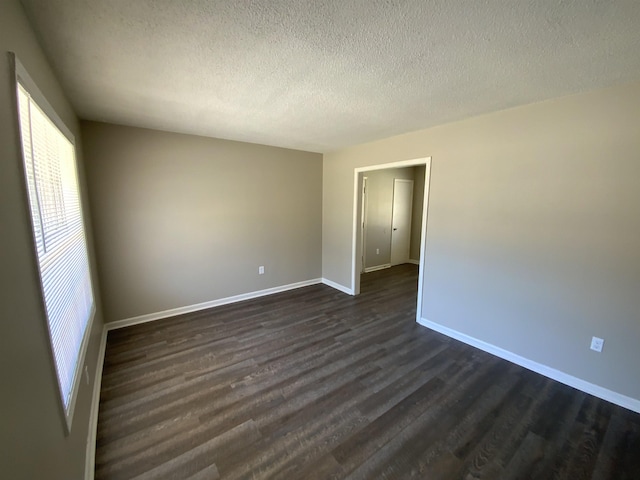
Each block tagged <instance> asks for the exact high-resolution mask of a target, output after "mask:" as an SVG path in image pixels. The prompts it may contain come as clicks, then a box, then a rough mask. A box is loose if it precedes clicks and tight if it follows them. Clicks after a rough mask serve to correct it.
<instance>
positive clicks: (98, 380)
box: [84, 327, 107, 480]
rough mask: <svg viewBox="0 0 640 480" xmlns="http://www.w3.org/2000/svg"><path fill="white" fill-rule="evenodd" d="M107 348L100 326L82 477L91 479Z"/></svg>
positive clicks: (103, 330) (104, 329)
mask: <svg viewBox="0 0 640 480" xmlns="http://www.w3.org/2000/svg"><path fill="white" fill-rule="evenodd" d="M106 349H107V327H102V334H101V336H100V348H99V349H98V363H97V364H96V371H95V373H94V375H95V376H94V377H93V378H94V381H93V392H92V395H91V411H90V412H89V433H88V434H87V451H86V454H85V466H84V478H85V480H93V479H94V475H95V470H96V438H97V434H98V411H99V409H100V388H101V387H102V370H103V368H104V355H105V351H106Z"/></svg>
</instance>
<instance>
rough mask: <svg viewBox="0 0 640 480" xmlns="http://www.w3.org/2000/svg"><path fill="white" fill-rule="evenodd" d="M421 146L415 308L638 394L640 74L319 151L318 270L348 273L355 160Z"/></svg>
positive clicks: (381, 159) (407, 153) (344, 277)
mask: <svg viewBox="0 0 640 480" xmlns="http://www.w3.org/2000/svg"><path fill="white" fill-rule="evenodd" d="M425 156H432V167H431V182H430V197H429V211H428V223H427V241H426V268H425V272H424V291H423V292H421V295H423V311H422V317H424V318H426V319H428V320H430V321H433V322H436V323H438V324H440V325H442V326H445V327H448V328H451V329H453V330H456V331H458V332H461V333H463V334H466V335H469V336H471V337H474V338H476V339H479V340H482V341H485V342H488V343H489V344H492V345H495V346H497V347H501V348H503V349H506V350H508V351H510V352H513V353H515V354H518V355H521V356H523V357H525V358H527V359H529V360H532V361H535V362H539V363H541V364H543V365H546V366H549V367H552V368H555V369H558V370H560V371H562V372H565V373H567V374H570V375H573V376H575V377H578V378H580V379H583V380H586V381H588V382H591V383H593V384H596V385H599V386H602V387H605V388H608V389H610V390H613V391H614V392H618V393H621V394H624V395H627V396H630V397H632V398H635V399H640V382H638V378H640V362H638V355H637V348H638V345H640V320H639V317H638V312H640V295H638V292H639V291H640V276H639V273H638V272H640V248H638V245H640V84H634V85H627V86H621V87H618V88H612V89H607V90H601V91H596V92H591V93H587V94H582V95H577V96H572V97H567V98H562V99H557V100H553V101H549V102H544V103H539V104H535V105H530V106H525V107H521V108H516V109H511V110H507V111H503V112H498V113H494V114H491V115H485V116H481V117H477V118H473V119H469V120H466V121H463V122H459V123H453V124H449V125H444V126H441V127H437V128H431V129H427V130H423V131H419V132H415V133H411V134H407V135H402V136H397V137H393V138H389V139H386V140H382V141H379V142H374V143H369V144H365V145H360V146H356V147H352V148H348V149H344V150H342V151H338V152H335V153H331V154H327V155H325V156H324V167H323V168H324V183H323V185H324V186H323V189H324V192H323V196H324V201H323V207H324V210H323V276H324V277H325V278H328V279H329V280H332V281H334V282H337V283H339V284H342V285H345V286H350V278H351V269H350V266H351V261H350V256H351V242H352V239H351V235H352V207H353V171H354V168H356V167H363V166H368V165H374V164H381V163H388V162H392V161H399V160H407V159H413V158H420V157H425ZM593 335H596V336H600V337H602V338H604V339H605V347H604V351H603V352H602V353H601V354H598V353H595V352H592V351H590V350H589V342H590V339H591V336H593Z"/></svg>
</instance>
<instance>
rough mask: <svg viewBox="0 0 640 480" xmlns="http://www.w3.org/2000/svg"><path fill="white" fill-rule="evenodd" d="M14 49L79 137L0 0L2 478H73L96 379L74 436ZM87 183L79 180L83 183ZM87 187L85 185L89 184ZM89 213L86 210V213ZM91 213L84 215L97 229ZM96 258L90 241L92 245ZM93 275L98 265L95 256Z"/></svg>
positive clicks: (97, 328) (30, 44)
mask: <svg viewBox="0 0 640 480" xmlns="http://www.w3.org/2000/svg"><path fill="white" fill-rule="evenodd" d="M9 51H12V52H15V53H16V55H17V57H18V58H19V60H20V61H21V63H22V64H23V65H24V67H25V68H26V70H27V71H28V72H29V74H30V76H31V77H32V78H33V80H34V81H35V82H36V83H37V85H38V87H39V89H40V90H41V91H42V93H43V94H44V95H45V97H46V98H47V99H48V101H49V103H50V104H51V105H52V106H53V108H54V109H55V110H56V112H57V113H58V115H59V116H60V117H61V118H62V120H63V121H64V122H65V124H66V125H67V127H68V128H69V129H70V130H71V131H72V132H73V134H74V135H75V136H76V141H77V153H78V160H79V167H80V168H79V174H80V177H82V176H83V171H82V149H81V145H80V138H79V133H80V132H79V128H78V121H77V119H76V116H75V114H74V112H73V110H72V108H71V106H70V105H69V103H68V102H67V101H66V99H65V96H64V93H63V92H62V90H61V88H60V85H59V84H58V82H57V81H56V79H55V77H54V75H53V73H52V71H51V69H50V68H49V65H48V64H47V61H46V59H45V57H44V55H43V53H42V51H41V49H40V47H39V45H38V43H37V41H36V38H35V35H34V33H33V32H32V30H31V28H30V26H29V24H28V22H27V19H26V17H25V15H24V13H23V11H22V7H21V6H20V4H19V3H18V1H17V0H6V1H2V2H0V54H1V58H0V192H2V193H1V194H2V201H0V225H2V234H1V235H0V319H1V320H2V322H1V323H2V324H1V326H0V328H1V329H2V332H1V334H0V360H1V361H0V383H1V384H2V394H1V395H0V411H1V412H2V416H1V417H0V469H1V471H2V474H1V476H2V477H3V478H11V479H16V480H17V479H34V478H46V479H51V480H56V479H60V480H68V479H77V478H82V477H83V475H84V461H85V448H86V440H87V433H88V424H89V412H90V406H91V405H90V404H91V394H92V389H93V381H94V379H93V378H91V382H90V384H89V385H87V384H86V383H85V382H84V381H82V382H81V387H80V391H79V396H78V400H77V403H76V409H75V415H74V418H73V425H72V429H71V434H70V435H69V436H65V433H64V419H63V417H62V414H61V412H60V406H59V404H60V401H59V399H58V387H57V383H56V377H55V372H54V367H53V361H52V359H51V356H50V352H49V339H48V333H47V330H46V329H47V327H46V320H45V317H44V311H43V308H42V301H41V296H40V287H39V280H38V273H37V266H36V258H35V252H34V249H33V238H32V234H31V224H30V220H29V213H28V205H27V203H26V189H25V187H24V178H23V173H22V167H21V165H22V157H21V152H20V134H19V129H18V125H17V113H16V104H15V90H14V81H13V72H12V69H11V68H10V64H9V56H8V53H7V52H9ZM82 183H83V182H82V181H81V184H82ZM83 189H84V187H83ZM85 213H86V212H85ZM89 220H90V219H89V218H85V221H86V223H87V228H88V229H89V234H90V233H91V232H90V229H91V223H90V221H89ZM89 249H90V255H91V250H92V249H91V242H90V244H89ZM91 257H92V259H91V261H92V267H93V270H94V273H95V262H94V261H93V255H91ZM95 291H96V292H95V293H96V297H97V301H98V312H97V314H96V318H95V322H94V325H93V330H92V332H91V337H90V343H89V348H88V351H87V357H86V365H87V366H88V369H89V372H90V374H91V377H93V372H95V368H96V361H97V357H98V349H99V343H100V334H101V331H102V318H101V314H100V304H99V292H98V288H97V287H96V288H95Z"/></svg>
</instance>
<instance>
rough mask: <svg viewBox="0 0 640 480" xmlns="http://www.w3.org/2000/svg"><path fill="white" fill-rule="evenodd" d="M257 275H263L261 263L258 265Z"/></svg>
mask: <svg viewBox="0 0 640 480" xmlns="http://www.w3.org/2000/svg"><path fill="white" fill-rule="evenodd" d="M258 275H264V267H263V266H262V265H261V266H259V267H258Z"/></svg>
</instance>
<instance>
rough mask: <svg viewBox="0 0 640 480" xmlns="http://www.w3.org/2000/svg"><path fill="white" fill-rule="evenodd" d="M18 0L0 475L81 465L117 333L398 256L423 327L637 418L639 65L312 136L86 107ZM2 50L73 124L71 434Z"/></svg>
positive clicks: (5, 43)
mask: <svg viewBox="0 0 640 480" xmlns="http://www.w3.org/2000/svg"><path fill="white" fill-rule="evenodd" d="M23 3H25V2H21V1H19V0H7V1H3V2H2V5H1V6H0V52H1V54H2V55H1V56H0V159H1V161H0V192H2V202H0V218H1V223H2V234H1V235H0V257H1V259H2V260H1V262H0V264H1V265H2V268H1V271H2V273H1V279H2V283H1V285H2V288H1V289H0V291H1V292H2V293H0V295H1V301H0V306H1V308H2V315H1V317H2V319H3V321H2V323H3V326H2V329H3V332H2V335H1V336H0V337H2V348H1V350H0V352H1V353H0V358H2V367H1V369H0V370H1V371H2V379H3V381H4V383H5V385H6V389H5V391H4V392H3V394H2V395H0V411H1V412H2V414H1V415H2V431H3V436H2V439H1V440H0V442H1V443H0V448H1V449H2V450H3V452H4V453H3V456H2V458H3V461H2V462H1V463H3V464H4V467H0V468H6V469H8V471H9V472H10V473H12V474H14V476H13V477H12V478H16V479H20V478H45V476H47V475H49V476H48V477H47V478H51V479H52V480H57V479H69V478H84V477H85V475H92V473H91V474H89V473H86V472H89V470H91V469H92V468H93V465H92V463H91V462H92V455H94V454H95V428H96V422H97V412H98V405H99V395H100V381H101V372H102V361H103V359H104V354H105V348H106V343H107V332H108V331H109V330H115V329H117V328H121V327H125V326H128V325H134V324H138V323H143V322H150V321H155V320H158V319H166V318H171V317H173V316H175V315H180V314H184V313H189V312H194V311H199V310H203V309H208V308H212V307H216V306H220V305H225V304H229V303H234V302H239V301H243V300H247V299H252V298H257V297H260V296H266V295H270V294H274V293H278V292H284V291H287V290H294V289H297V288H301V287H304V286H309V285H314V284H319V283H324V284H325V285H329V286H331V287H332V288H334V289H336V291H340V292H342V293H341V294H344V295H357V294H358V293H359V291H360V278H361V274H364V273H369V272H375V271H377V270H382V269H386V268H389V267H391V266H393V265H397V264H403V263H414V264H416V265H418V268H419V272H420V273H419V275H420V276H419V291H418V300H417V306H416V320H417V322H418V323H419V324H420V325H422V327H425V328H430V329H432V330H435V331H437V332H440V333H442V334H444V335H446V336H447V337H449V338H452V339H455V340H459V341H461V342H464V343H466V344H468V345H471V346H473V347H476V348H479V349H481V350H484V351H485V352H489V353H491V354H493V355H497V356H498V357H501V358H503V359H506V360H509V361H510V362H513V363H515V364H518V365H521V366H523V367H525V368H528V369H530V370H533V371H535V372H538V373H541V374H542V375H545V376H547V377H549V378H552V379H554V380H557V381H559V382H562V383H564V384H567V385H570V386H572V387H575V388H577V389H579V390H581V391H584V392H587V393H589V394H592V395H595V396H597V397H599V398H602V399H605V400H607V401H609V402H612V403H614V404H616V405H619V406H623V407H624V408H627V409H629V410H632V411H634V412H640V381H639V380H638V379H640V361H638V345H639V344H640V317H639V313H638V312H640V295H638V291H639V289H640V273H639V272H640V253H639V252H640V249H639V248H638V247H639V245H640V153H639V152H640V81H639V79H640V76H639V77H637V78H635V79H634V80H633V81H624V82H622V81H619V82H616V81H614V80H611V81H610V82H609V84H607V85H606V86H602V87H598V88H586V87H585V88H576V91H571V92H567V94H566V95H561V96H556V97H553V98H545V99H536V100H535V101H534V100H532V101H531V102H528V103H527V104H524V105H523V104H517V105H516V104H514V105H511V106H510V107H509V108H500V109H498V111H496V110H492V109H490V108H489V107H487V108H489V109H488V110H486V111H484V110H483V111H479V112H478V114H475V115H468V116H466V117H465V118H457V117H456V118H454V117H453V114H452V120H451V121H447V122H440V123H438V124H435V125H429V126H423V127H420V128H415V129H413V130H410V131H407V132H394V133H393V134H390V135H384V136H379V137H375V136H373V133H372V134H371V135H372V136H371V139H370V140H368V141H358V142H353V143H349V142H348V140H344V141H345V142H346V143H344V145H343V146H340V147H336V148H326V149H323V148H320V147H318V148H315V149H314V148H313V147H312V146H310V147H309V148H308V150H304V149H299V148H294V147H293V146H288V147H284V146H274V144H270V145H267V144H262V143H260V142H259V141H258V140H253V139H257V138H261V137H259V135H258V133H256V132H250V131H247V132H242V135H238V137H237V138H236V139H233V140H232V139H222V138H214V137H212V136H206V135H203V134H195V133H193V132H192V133H185V132H179V131H168V130H166V129H163V128H159V127H158V126H157V125H155V124H153V122H149V123H148V125H145V126H130V125H125V124H126V123H127V122H126V121H123V122H121V123H122V124H119V123H118V122H115V121H102V119H100V118H98V117H97V116H96V117H92V119H85V118H83V117H82V116H80V115H79V114H78V113H77V108H76V106H75V105H76V103H77V102H80V99H79V98H80V97H79V96H76V95H75V94H76V93H77V92H76V91H75V90H74V85H75V84H72V83H69V82H63V81H62V80H61V75H62V74H61V70H64V69H65V66H64V62H63V61H60V63H57V62H56V59H57V58H58V57H56V58H54V56H53V55H52V54H51V49H50V48H49V47H48V46H46V47H45V48H43V45H42V44H43V42H44V40H43V37H44V36H46V35H47V28H48V27H46V24H41V23H40V22H42V19H41V18H40V17H38V22H37V25H38V27H37V28H36V26H35V25H36V21H35V20H34V19H33V18H32V17H34V15H33V12H31V11H30V10H29V9H28V8H27V9H25V7H24V6H23ZM26 3H27V4H31V3H33V4H34V5H35V4H37V3H38V2H35V1H34V2H26ZM60 3H64V2H60ZM70 3H73V2H70ZM76 3H78V2H76ZM181 3H184V2H181ZM26 12H29V13H26ZM639 18H640V17H639ZM309 42H311V40H309ZM577 43H579V42H577ZM638 45H640V43H638ZM309 48H311V47H309ZM505 48H506V47H505ZM8 52H15V55H16V58H18V59H19V61H20V62H21V63H22V64H23V65H24V68H25V69H26V71H28V72H29V75H31V77H32V78H33V80H34V82H35V83H36V84H37V86H38V88H39V89H40V90H41V91H42V94H43V95H44V96H45V97H46V100H47V102H48V103H49V104H50V105H51V107H52V108H53V109H54V110H55V112H56V113H57V115H59V117H60V118H61V120H62V121H63V122H64V125H66V127H67V128H68V129H69V130H70V132H71V133H72V134H73V136H74V137H75V138H76V139H77V162H78V177H79V184H80V190H81V193H82V202H83V205H84V207H85V212H84V218H85V222H86V224H87V236H88V239H87V240H88V242H87V243H88V246H89V252H88V254H89V255H88V256H89V263H90V265H91V271H92V275H93V278H92V280H93V285H94V290H95V297H96V306H97V309H96V314H95V318H94V320H93V323H92V327H91V330H90V332H89V334H88V337H87V346H86V356H85V357H84V362H83V364H82V365H81V367H82V368H81V371H82V372H83V373H82V375H83V377H82V381H80V382H79V387H78V396H77V401H76V405H75V412H74V415H73V416H74V421H73V425H72V427H71V430H70V431H69V432H65V428H64V421H63V419H61V416H60V411H59V399H58V393H59V392H58V387H57V384H56V380H55V367H54V364H53V361H52V358H51V347H50V344H49V339H48V338H49V337H48V331H47V327H46V323H44V322H43V318H42V317H43V312H42V293H41V290H40V286H39V279H38V273H37V269H36V260H35V254H34V247H33V241H32V240H33V238H32V231H31V226H30V213H29V210H28V206H27V203H26V201H25V198H26V187H25V181H24V175H23V171H22V169H21V167H20V165H21V162H22V155H21V146H20V131H19V126H18V124H17V114H16V110H17V106H16V99H15V91H14V90H15V72H14V70H13V67H12V65H11V62H10V61H9V58H8V57H7V54H8ZM114 68H117V67H116V66H114ZM301 68H302V67H301ZM639 72H640V70H639ZM547 74H548V75H551V74H552V72H548V73H547ZM114 75H115V74H114ZM461 75H462V74H461ZM639 75H640V73H639ZM540 76H541V77H540V78H537V79H536V78H531V79H530V81H531V84H532V85H533V84H535V82H536V81H542V79H541V78H542V76H543V74H542V73H541V74H540ZM625 79H626V77H625ZM103 80H104V82H102V80H100V81H97V80H96V81H97V82H98V84H99V85H100V88H104V89H105V91H106V90H108V89H109V87H108V85H107V84H108V81H109V80H108V79H107V78H105V79H103ZM459 80H460V79H457V80H456V81H459ZM585 85H587V84H586V83H585ZM487 88H489V87H487ZM532 88H533V87H532ZM349 91H350V92H351V94H352V96H354V95H355V94H354V93H353V92H354V91H355V90H349ZM301 92H303V93H304V89H302V90H301ZM303 93H299V94H300V95H303ZM569 93H570V94H569ZM278 94H280V95H284V94H285V92H279V93H278ZM274 95H275V94H274ZM304 98H308V97H304ZM83 101H86V99H83ZM167 101H168V100H167ZM265 102H267V100H265ZM337 102H338V100H336V103H337ZM223 103H224V102H222V101H220V102H219V104H218V107H219V109H220V111H224V109H225V108H226V107H225V105H224V104H223ZM141 105H144V101H143V100H140V104H132V105H131V108H132V109H136V108H141ZM203 108H204V107H203ZM256 108H257V107H256ZM407 108H408V109H409V110H410V108H409V107H407ZM425 108H426V107H425ZM283 110H284V107H283ZM287 111H289V112H290V115H295V112H294V111H293V110H292V109H289V110H287ZM203 112H204V113H202V115H203V116H204V115H213V114H212V113H210V112H209V113H207V112H206V111H205V110H203ZM215 114H216V115H217V114H218V113H215ZM105 115H106V113H105ZM247 115H249V113H247ZM339 116H340V117H341V118H342V119H343V120H344V117H348V116H349V112H346V111H343V110H341V111H340V115H339ZM114 118H115V117H114ZM296 118H297V117H296ZM298 123H299V124H300V125H302V124H303V123H304V121H303V119H299V121H298ZM363 123H366V122H363ZM300 128H302V127H300ZM384 131H387V130H384ZM251 133H254V134H255V136H254V137H251ZM297 133H299V131H298V130H296V129H292V131H291V136H292V138H293V137H294V136H295V134H297ZM245 134H246V135H245ZM241 138H242V139H245V140H242V139H241ZM323 141H324V140H323ZM341 141H342V139H341ZM253 142H255V143H253ZM320 144H321V139H320V138H319V139H318V143H317V144H316V145H320ZM310 150H315V151H310ZM365 187H366V188H365ZM394 232H398V233H396V234H394ZM401 233H402V235H400V234H401ZM593 337H596V338H597V339H598V338H599V339H604V342H605V343H604V347H603V348H601V350H602V351H601V352H600V353H598V352H595V351H594V349H591V348H590V345H591V342H592V338H593ZM5 460H6V461H5ZM5 473H6V472H5Z"/></svg>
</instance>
